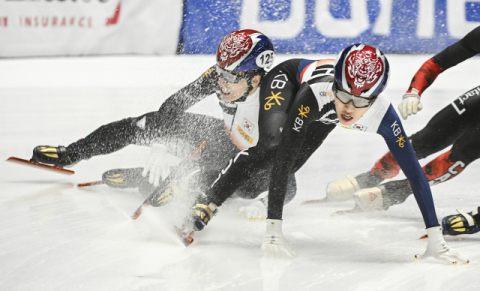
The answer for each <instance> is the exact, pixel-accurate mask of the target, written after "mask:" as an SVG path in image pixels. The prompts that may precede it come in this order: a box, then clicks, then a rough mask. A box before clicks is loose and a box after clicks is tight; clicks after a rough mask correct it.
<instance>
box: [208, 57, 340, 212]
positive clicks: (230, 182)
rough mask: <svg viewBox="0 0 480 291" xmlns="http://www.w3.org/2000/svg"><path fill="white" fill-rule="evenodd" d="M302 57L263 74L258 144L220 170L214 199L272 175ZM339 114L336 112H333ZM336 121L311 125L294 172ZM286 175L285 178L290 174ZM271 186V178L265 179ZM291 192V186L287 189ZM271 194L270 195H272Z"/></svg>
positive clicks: (212, 191)
mask: <svg viewBox="0 0 480 291" xmlns="http://www.w3.org/2000/svg"><path fill="white" fill-rule="evenodd" d="M301 62H302V59H291V60H288V61H285V62H283V63H281V64H279V65H277V66H276V67H275V68H273V69H272V70H271V71H270V72H268V74H267V75H266V76H265V77H264V79H263V81H262V84H261V89H260V112H259V114H260V116H259V126H260V138H259V141H258V144H257V146H255V147H251V148H249V149H246V150H244V151H241V152H240V153H238V154H237V155H236V156H235V158H233V159H232V160H231V161H230V162H229V163H228V165H227V167H225V169H223V170H222V171H221V172H220V174H219V175H220V176H219V178H218V179H217V180H216V181H215V182H214V184H213V185H212V187H211V188H210V189H209V190H208V191H207V195H208V196H209V197H211V202H213V203H214V204H216V205H217V206H220V205H221V204H222V203H223V202H224V201H225V200H226V199H227V198H228V197H230V196H231V195H232V193H234V192H235V191H236V189H238V188H240V187H245V186H247V185H249V184H250V183H252V181H255V179H257V177H258V176H262V175H270V172H271V169H272V165H273V162H274V159H275V157H276V153H277V149H278V147H279V145H280V141H281V137H282V131H283V127H284V123H285V121H286V119H287V116H288V112H289V110H290V109H291V106H292V104H293V102H294V101H295V96H296V95H297V93H298V91H299V90H300V86H299V85H298V82H295V81H294V80H296V79H297V78H298V76H297V70H298V67H299V64H300V63H301ZM333 115H334V118H336V113H333ZM334 127H335V125H334V124H324V123H321V122H317V123H315V124H312V125H311V126H310V127H309V131H308V133H307V134H306V135H307V137H306V139H305V143H304V144H303V147H302V149H301V150H300V151H299V153H298V155H297V158H296V161H295V163H294V166H293V170H292V172H291V173H295V172H296V171H297V170H298V169H299V168H300V167H301V166H302V165H303V164H304V163H305V162H306V161H307V159H308V158H309V157H310V154H311V153H312V152H314V151H315V150H316V149H317V148H318V147H319V146H320V145H321V144H322V142H323V141H324V140H325V138H326V137H327V135H328V133H329V132H330V131H331V130H332V129H333V128H334ZM288 177H289V175H287V176H286V177H285V181H287V180H288V179H289V178H288ZM264 181H265V182H267V184H266V185H265V186H266V187H267V188H268V183H269V182H270V180H269V179H267V180H264ZM287 196H288V190H287ZM269 197H270V196H269Z"/></svg>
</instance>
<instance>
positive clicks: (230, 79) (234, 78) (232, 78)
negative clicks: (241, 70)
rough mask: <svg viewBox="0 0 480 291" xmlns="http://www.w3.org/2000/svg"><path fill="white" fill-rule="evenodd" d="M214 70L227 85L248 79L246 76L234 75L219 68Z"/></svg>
mask: <svg viewBox="0 0 480 291" xmlns="http://www.w3.org/2000/svg"><path fill="white" fill-rule="evenodd" d="M215 70H216V71H217V73H218V74H220V76H221V77H222V78H223V80H224V81H225V82H227V83H235V84H236V83H238V82H240V81H241V80H243V79H246V78H248V76H247V75H243V76H242V75H240V74H235V73H233V72H229V71H226V70H224V69H222V68H220V67H219V66H216V67H215Z"/></svg>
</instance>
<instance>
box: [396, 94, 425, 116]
mask: <svg viewBox="0 0 480 291" xmlns="http://www.w3.org/2000/svg"><path fill="white" fill-rule="evenodd" d="M422 109H423V106H422V103H420V96H418V94H417V93H416V92H412V93H405V95H403V98H402V102H400V104H398V111H400V115H402V118H403V119H404V120H407V117H408V116H409V115H412V114H417V112H418V111H420V110H422Z"/></svg>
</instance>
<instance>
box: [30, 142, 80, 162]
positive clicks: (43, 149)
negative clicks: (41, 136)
mask: <svg viewBox="0 0 480 291" xmlns="http://www.w3.org/2000/svg"><path fill="white" fill-rule="evenodd" d="M32 160H33V161H35V162H37V163H43V164H48V165H54V166H60V167H67V166H73V165H74V164H76V163H78V162H79V161H80V160H81V159H80V158H79V155H78V153H75V152H73V151H71V150H69V149H68V148H67V147H64V146H58V147H54V146H44V145H41V146H37V147H35V148H34V149H33V156H32Z"/></svg>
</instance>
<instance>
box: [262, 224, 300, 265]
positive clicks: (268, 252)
mask: <svg viewBox="0 0 480 291" xmlns="http://www.w3.org/2000/svg"><path fill="white" fill-rule="evenodd" d="M262 254H263V256H265V257H273V258H289V259H291V258H293V257H294V256H295V252H293V251H292V250H291V249H290V248H289V247H288V246H287V245H286V244H285V238H284V237H283V233H282V221H281V220H277V219H267V232H266V233H265V237H264V238H263V244H262Z"/></svg>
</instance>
